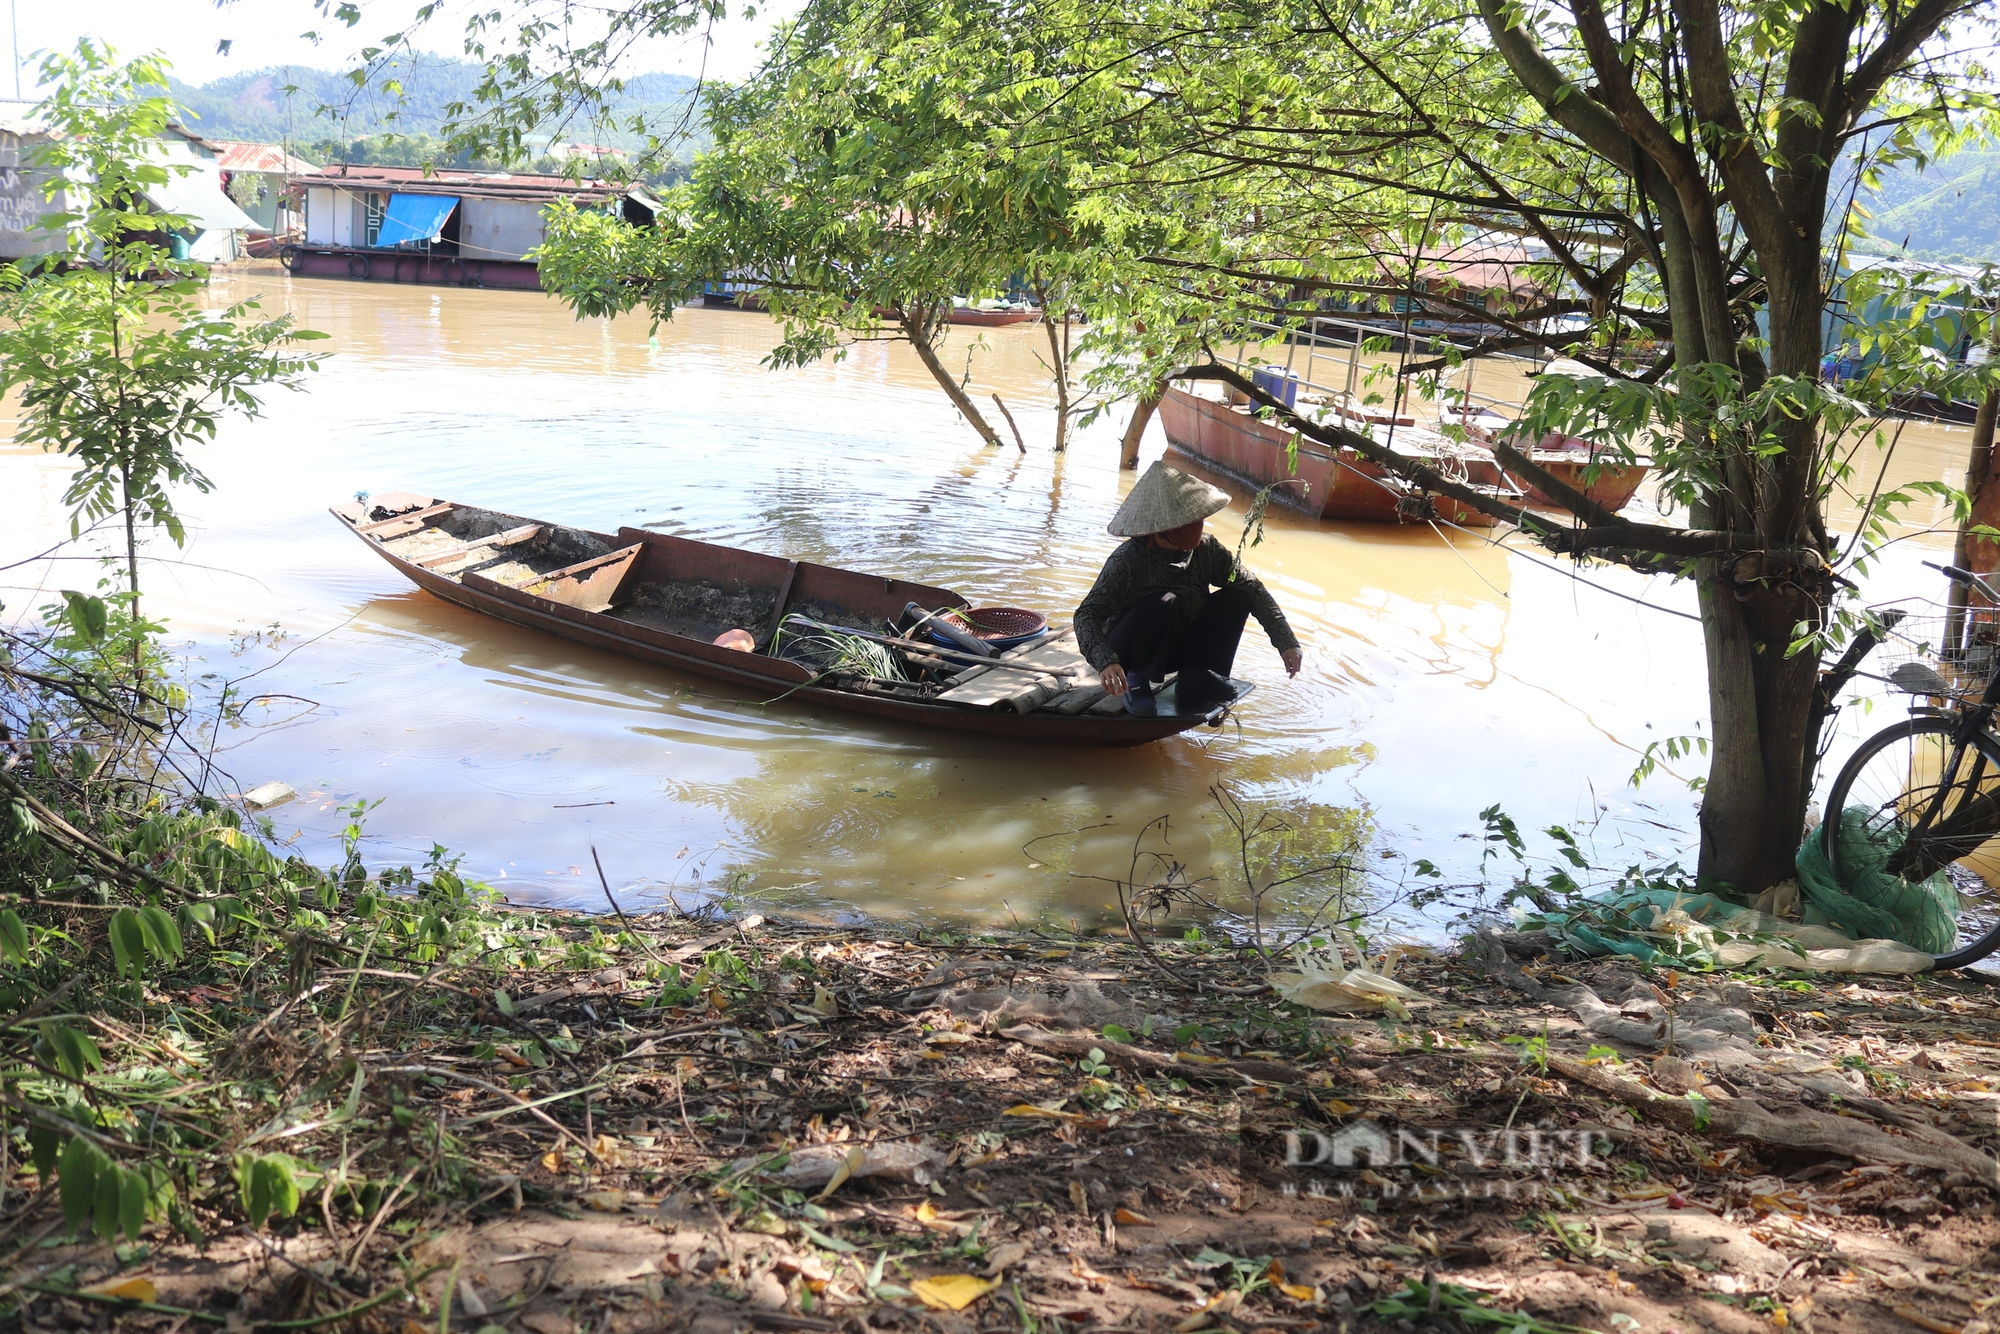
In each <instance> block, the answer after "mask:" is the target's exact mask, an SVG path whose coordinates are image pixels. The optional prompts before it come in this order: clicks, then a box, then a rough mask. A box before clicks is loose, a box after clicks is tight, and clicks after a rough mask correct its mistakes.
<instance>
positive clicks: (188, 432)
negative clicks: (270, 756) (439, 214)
mask: <svg viewBox="0 0 2000 1334" xmlns="http://www.w3.org/2000/svg"><path fill="white" fill-rule="evenodd" d="M41 75H42V80H43V82H44V84H45V85H49V86H52V87H53V89H54V91H53V92H51V93H50V94H49V96H48V98H47V99H46V100H45V101H44V102H42V103H41V105H40V106H39V107H38V108H37V115H38V116H39V117H40V118H41V120H42V121H43V122H44V123H45V124H46V126H47V129H48V131H49V138H48V140H47V142H46V143H45V144H43V145H42V146H41V147H39V148H38V149H37V150H36V162H35V165H36V166H37V167H38V168H39V169H40V170H41V171H43V172H45V173H46V175H45V176H44V185H43V189H44V191H45V193H46V195H47V197H48V199H49V200H50V201H51V202H52V203H53V204H54V205H56V207H55V208H54V209H53V210H52V211H51V212H50V214H49V215H48V216H47V217H46V218H45V219H44V220H43V225H45V226H48V227H50V228H53V229H55V230H56V231H57V232H58V233H59V235H60V237H61V241H62V244H61V246H60V247H59V248H58V249H56V250H54V251H53V252H52V253H51V254H48V255H46V256H43V257H41V258H39V259H36V260H31V261H22V262H19V263H17V264H15V265H14V266H12V267H9V268H7V269H5V270H4V271H0V284H4V288H0V392H6V391H10V390H18V391H19V393H20V396H21V400H20V401H21V412H20V420H19V425H18V426H17V428H16V432H15V438H16V439H18V440H21V441H24V442H27V443H30V444H37V445H40V446H42V447H44V448H46V449H50V450H54V451H57V452H60V453H63V454H67V455H69V456H70V457H71V458H73V459H75V460H76V462H77V465H78V466H77V470H76V472H75V474H74V475H73V476H72V478H71V479H70V485H69V489H68V491H67V492H66V494H65V496H64V499H65V501H66V502H67V503H68V504H69V505H70V506H71V507H72V510H71V531H72V533H73V534H74V533H76V532H79V531H80V530H81V529H82V527H83V525H84V524H85V523H86V522H87V521H88V522H96V521H99V520H105V519H112V520H115V521H117V522H118V523H120V524H121V526H122V529H123V539H124V540H123V548H124V550H123V556H124V566H125V570H124V574H125V589H124V592H123V593H122V594H121V595H120V596H119V600H120V602H121V603H122V604H123V610H124V612H125V615H126V617H127V618H129V624H130V626H131V627H132V631H133V652H134V661H135V664H136V663H137V662H138V661H139V658H138V656H137V655H138V654H139V651H140V646H141V643H142V640H143V626H144V624H145V622H144V620H143V618H142V617H141V615H140V608H139V588H140V580H139V555H140V546H141V540H140V531H139V530H140V527H141V526H142V525H144V526H146V527H151V528H161V529H164V530H165V531H166V532H167V534H168V536H170V537H171V538H172V539H173V540H174V542H175V543H176V544H179V543H181V542H183V541H184V540H185V533H184V530H183V528H182V525H181V520H180V516H179V514H178V513H177V512H176V510H175V508H174V501H173V494H172V491H173V488H174V487H176V486H183V485H185V486H192V487H194V488H195V489H196V490H200V491H206V490H207V489H208V487H209V481H208V478H207V476H206V475H204V474H203V472H202V471H201V469H200V467H199V466H198V465H197V464H196V463H195V462H194V460H193V459H192V458H191V457H190V454H189V450H190V447H191V446H193V445H195V444H197V443H199V442H201V441H204V440H212V439H213V438H214V436H215V432H216V428H217V426H218V425H219V424H220V422H221V420H222V419H223V418H224V417H225V416H227V415H229V414H231V413H238V414H242V415H246V416H255V415H256V414H257V413H258V411H259V410H260V407H261V404H260V400H259V399H258V397H257V393H256V392H255V391H256V390H258V389H259V388H261V387H264V386H270V385H284V386H291V385H296V384H297V383H298V382H299V380H300V378H301V377H302V376H303V375H304V374H305V373H306V372H307V371H308V370H310V369H312V368H313V366H314V365H315V364H316V363H315V361H314V359H313V358H312V357H310V356H307V355H302V354H300V353H298V352H295V351H293V350H292V345H293V344H295V343H297V342H299V341H301V340H306V339H314V338H320V337H323V336H324V335H321V334H317V333H312V332H309V331H306V330H302V329H298V328H296V327H294V325H293V321H292V318H291V317H290V316H289V315H282V316H278V317H275V318H268V319H267V318H262V317H260V315H259V308H258V306H257V303H256V302H254V301H243V302H238V303H235V304H233V305H230V306H227V307H224V308H221V309H212V308H209V307H207V306H205V305H204V304H203V302H202V299H201V293H202V282H203V280H204V279H205V277H206V276H207V275H206V270H205V268H204V267H203V266H202V265H199V264H195V263H192V262H190V261H188V260H185V259H177V258H176V257H175V256H174V253H173V252H174V246H173V240H174V234H175V233H176V232H177V231H182V230H186V220H185V219H182V218H179V217H176V216H174V215H171V214H167V213H163V212H161V211H160V210H158V209H157V208H155V207H154V206H153V205H152V204H151V203H150V202H149V200H148V192H149V191H157V190H158V189H159V187H161V186H163V185H165V184H166V183H167V182H168V181H169V180H170V179H171V177H172V175H173V174H174V173H175V172H176V171H186V170H189V168H187V167H185V166H181V165H178V164H171V163H169V162H167V161H166V160H165V157H164V154H163V152H162V146H161V138H162V135H163V134H164V132H165V130H166V126H167V124H168V123H169V121H171V120H172V118H173V116H174V106H173V104H172V103H171V102H170V101H168V100H167V99H166V98H164V97H161V96H157V95H151V94H150V93H149V91H148V90H151V89H156V88H158V87H161V86H163V85H164V82H165V78H166V66H165V64H164V62H162V61H161V60H159V59H158V58H157V57H144V58H141V59H139V60H135V61H133V62H131V63H129V64H122V65H121V64H118V63H117V62H116V59H115V56H114V54H113V52H112V51H111V50H110V49H109V48H106V47H101V46H98V45H96V44H94V43H92V42H90V41H88V40H85V41H84V42H82V43H81V44H79V45H78V47H77V49H76V52H75V54H73V55H68V56H64V55H52V56H50V57H48V58H47V59H46V60H44V61H43V63H42V66H41Z"/></svg>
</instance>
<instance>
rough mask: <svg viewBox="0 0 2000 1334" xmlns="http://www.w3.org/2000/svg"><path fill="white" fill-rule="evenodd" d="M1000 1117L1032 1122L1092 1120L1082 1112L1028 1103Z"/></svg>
mask: <svg viewBox="0 0 2000 1334" xmlns="http://www.w3.org/2000/svg"><path fill="white" fill-rule="evenodd" d="M1000 1115H1002V1116H1020V1117H1026V1118H1027V1119H1029V1120H1031V1121H1088V1120H1089V1119H1090V1118H1089V1117H1087V1116H1085V1115H1084V1114H1083V1113H1082V1112H1058V1111H1055V1110H1053V1109H1051V1108H1048V1107H1037V1106H1035V1105H1034V1104H1032V1103H1026V1102H1024V1103H1022V1104H1020V1105H1019V1106H1017V1107H1009V1108H1008V1109H1007V1110H1006V1111H1004V1112H1002V1113H1000Z"/></svg>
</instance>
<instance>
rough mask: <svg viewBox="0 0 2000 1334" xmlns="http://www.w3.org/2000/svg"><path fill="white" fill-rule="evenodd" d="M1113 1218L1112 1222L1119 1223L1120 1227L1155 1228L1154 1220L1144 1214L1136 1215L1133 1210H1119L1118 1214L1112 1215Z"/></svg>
mask: <svg viewBox="0 0 2000 1334" xmlns="http://www.w3.org/2000/svg"><path fill="white" fill-rule="evenodd" d="M1111 1218H1112V1221H1114V1222H1116V1223H1118V1224H1119V1225H1120V1226H1121V1227H1152V1226H1153V1220H1152V1219H1150V1218H1148V1217H1146V1215H1144V1214H1141V1213H1135V1212H1133V1211H1132V1210H1130V1209H1120V1210H1118V1211H1117V1212H1116V1213H1114V1214H1112V1215H1111Z"/></svg>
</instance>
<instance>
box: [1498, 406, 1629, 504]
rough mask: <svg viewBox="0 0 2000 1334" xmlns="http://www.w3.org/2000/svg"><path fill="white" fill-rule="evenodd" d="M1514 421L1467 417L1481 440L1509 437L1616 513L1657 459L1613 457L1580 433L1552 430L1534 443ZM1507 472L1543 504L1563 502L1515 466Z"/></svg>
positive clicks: (1534, 459) (1534, 460)
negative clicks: (1623, 460)
mask: <svg viewBox="0 0 2000 1334" xmlns="http://www.w3.org/2000/svg"><path fill="white" fill-rule="evenodd" d="M1511 425H1512V423H1508V422H1502V421H1501V420H1499V419H1498V418H1493V417H1477V418H1471V419H1467V420H1466V421H1465V431H1466V435H1467V437H1468V438H1469V439H1471V440H1472V441H1473V442H1474V443H1477V444H1482V445H1491V444H1492V442H1493V441H1494V439H1495V438H1496V437H1497V438H1499V439H1503V440H1506V441H1507V442H1508V443H1509V444H1511V445H1513V446H1514V447H1515V448H1516V449H1519V450H1520V451H1521V452H1522V453H1524V454H1526V455H1527V456H1528V459H1529V461H1530V462H1532V463H1534V464H1536V465H1537V466H1539V467H1541V468H1543V469H1544V470H1546V471H1547V472H1548V473H1549V474H1550V475H1551V476H1553V477H1554V478H1555V479H1556V480H1557V481H1559V482H1566V483H1568V484H1569V485H1570V486H1572V487H1574V488H1575V489H1577V490H1578V491H1581V492H1583V493H1584V495H1586V496H1588V497H1590V498H1591V499H1592V500H1594V501H1596V502H1597V503H1598V504H1600V505H1602V506H1604V507H1605V508H1606V509H1608V510H1610V511H1612V512H1613V513H1616V512H1617V511H1619V510H1622V509H1624V508H1625V506H1626V505H1628V504H1630V503H1631V500H1632V497H1633V496H1634V495H1636V494H1638V491H1639V484H1640V483H1641V482H1643V481H1645V480H1646V474H1647V473H1648V472H1650V471H1652V464H1651V463H1650V462H1649V461H1647V460H1645V459H1640V460H1637V461H1635V462H1633V463H1630V464H1624V463H1613V462H1611V461H1610V460H1609V459H1607V458H1605V457H1604V456H1603V453H1602V451H1601V450H1600V449H1598V447H1597V446H1595V445H1592V444H1591V443H1590V441H1588V440H1585V439H1583V438H1582V437H1580V436H1574V435H1559V434H1555V433H1550V434H1548V435H1544V436H1541V437H1539V438H1538V439H1536V440H1534V441H1533V442H1532V443H1530V442H1527V441H1526V440H1525V439H1524V437H1523V436H1520V435H1515V434H1513V433H1512V432H1511V431H1510V430H1509V427H1510V426H1511ZM1507 476H1508V478H1509V480H1511V481H1513V482H1514V483H1515V484H1516V485H1517V486H1519V487H1520V488H1521V490H1522V492H1523V493H1524V494H1525V495H1526V496H1527V498H1528V503H1529V504H1531V505H1535V506H1537V507H1540V508H1543V509H1561V508H1562V505H1561V503H1560V502H1558V501H1557V500H1556V498H1555V497H1554V496H1551V495H1547V494H1545V493H1544V492H1543V491H1542V489H1541V487H1539V486H1537V485H1535V483H1534V482H1533V481H1531V480H1529V479H1528V478H1527V477H1524V476H1523V477H1517V476H1515V475H1514V474H1513V473H1512V472H1508V473H1507Z"/></svg>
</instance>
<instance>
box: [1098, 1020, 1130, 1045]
mask: <svg viewBox="0 0 2000 1334" xmlns="http://www.w3.org/2000/svg"><path fill="white" fill-rule="evenodd" d="M1104 1036H1105V1037H1107V1038H1110V1039H1111V1040H1112V1041H1113V1042H1130V1041H1131V1040H1132V1030H1131V1029H1129V1028H1127V1027H1125V1026H1124V1025H1123V1024H1106V1025H1105V1026H1104Z"/></svg>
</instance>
